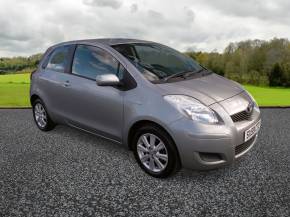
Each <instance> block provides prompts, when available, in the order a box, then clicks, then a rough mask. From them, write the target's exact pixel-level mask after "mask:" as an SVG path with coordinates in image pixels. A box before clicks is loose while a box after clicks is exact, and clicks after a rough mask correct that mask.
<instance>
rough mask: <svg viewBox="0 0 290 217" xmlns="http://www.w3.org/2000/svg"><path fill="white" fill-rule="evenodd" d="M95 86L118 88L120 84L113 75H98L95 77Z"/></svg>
mask: <svg viewBox="0 0 290 217" xmlns="http://www.w3.org/2000/svg"><path fill="white" fill-rule="evenodd" d="M96 82H97V85H99V86H119V85H121V82H120V80H119V78H118V77H117V76H116V75H114V74H105V75H98V76H97V77H96Z"/></svg>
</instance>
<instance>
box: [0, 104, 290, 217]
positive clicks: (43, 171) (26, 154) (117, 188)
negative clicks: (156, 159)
mask: <svg viewBox="0 0 290 217" xmlns="http://www.w3.org/2000/svg"><path fill="white" fill-rule="evenodd" d="M262 117H263V122H262V128H261V132H260V136H259V139H258V142H257V143H256V145H255V147H253V149H252V150H251V151H250V152H249V153H248V154H247V155H245V156H244V157H243V158H242V159H240V160H239V161H237V162H236V163H235V164H233V165H231V166H229V167H226V168H221V169H218V170H213V171H207V172H197V171H190V170H185V169H183V170H181V171H180V172H179V173H177V174H176V175H175V176H173V177H170V178H169V179H163V180H160V179H155V178H152V177H150V176H148V175H146V174H145V173H144V172H143V171H141V169H139V167H138V165H137V163H135V160H134V156H133V154H132V153H131V152H130V151H128V150H127V149H126V148H125V147H124V146H121V145H118V144H114V143H112V142H109V141H107V140H104V139H101V138H98V137H96V136H93V135H89V134H87V133H84V132H80V131H78V130H75V129H72V128H69V127H66V126H58V127H56V128H55V130H53V131H50V132H48V133H43V132H41V131H40V130H38V129H37V128H36V126H35V125H34V122H33V120H32V116H31V111H30V110H0V123H1V125H0V216H51V215H53V216H90V215H94V216H111V215H114V216H290V157H289V154H290V122H289V120H290V110H289V109H265V110H263V111H262Z"/></svg>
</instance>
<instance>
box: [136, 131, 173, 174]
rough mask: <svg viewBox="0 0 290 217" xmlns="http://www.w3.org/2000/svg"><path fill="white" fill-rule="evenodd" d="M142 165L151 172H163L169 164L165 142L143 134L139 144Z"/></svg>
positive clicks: (148, 134)
mask: <svg viewBox="0 0 290 217" xmlns="http://www.w3.org/2000/svg"><path fill="white" fill-rule="evenodd" d="M137 153H138V157H139V159H140V161H141V163H142V164H143V165H144V166H145V167H146V168H147V169H148V170H150V171H152V172H155V173H158V172H161V171H163V170H164V169H165V168H166V166H167V163H168V152H167V149H166V147H165V145H164V143H163V141H162V140H161V139H160V138H158V137H157V136H155V135H154V134H151V133H146V134H142V135H141V136H140V137H139V139H138V143H137Z"/></svg>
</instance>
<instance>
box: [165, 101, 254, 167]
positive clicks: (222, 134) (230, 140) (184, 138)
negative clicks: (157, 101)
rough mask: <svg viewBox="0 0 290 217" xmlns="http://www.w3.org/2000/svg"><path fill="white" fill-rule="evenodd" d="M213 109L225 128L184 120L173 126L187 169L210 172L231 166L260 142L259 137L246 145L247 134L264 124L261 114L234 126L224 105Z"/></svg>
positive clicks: (183, 163) (183, 164)
mask: <svg viewBox="0 0 290 217" xmlns="http://www.w3.org/2000/svg"><path fill="white" fill-rule="evenodd" d="M211 108H212V109H213V110H215V111H216V112H217V113H218V114H219V115H220V117H221V118H222V119H223V121H224V123H223V124H221V125H205V124H196V123H193V121H191V120H189V119H187V118H183V119H181V120H178V121H176V122H173V123H172V124H171V125H170V130H171V133H172V134H173V138H174V140H175V143H176V146H177V149H178V152H179V155H180V160H181V164H182V166H183V167H185V168H189V169H197V170H208V169H214V168H217V167H221V166H225V165H229V164H231V163H233V161H235V160H236V159H237V158H239V157H241V156H243V155H244V154H245V153H247V152H248V151H249V150H250V149H251V148H252V147H253V146H254V144H255V142H256V140H257V134H256V135H255V136H253V137H252V138H251V139H250V140H248V141H247V142H244V132H245V131H246V130H247V129H249V128H251V127H252V126H254V125H255V124H256V123H257V122H258V121H260V112H259V111H256V110H255V111H254V112H253V116H252V120H249V121H242V122H239V123H234V122H233V121H232V119H231V118H230V116H229V114H228V113H227V112H226V111H225V109H224V108H223V107H222V106H221V105H220V104H218V103H216V104H213V105H212V106H211Z"/></svg>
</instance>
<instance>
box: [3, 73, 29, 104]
mask: <svg viewBox="0 0 290 217" xmlns="http://www.w3.org/2000/svg"><path fill="white" fill-rule="evenodd" d="M29 76H30V74H11V75H0V107H2V108H3V107H28V106H30V102H29V84H30V78H29Z"/></svg>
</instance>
